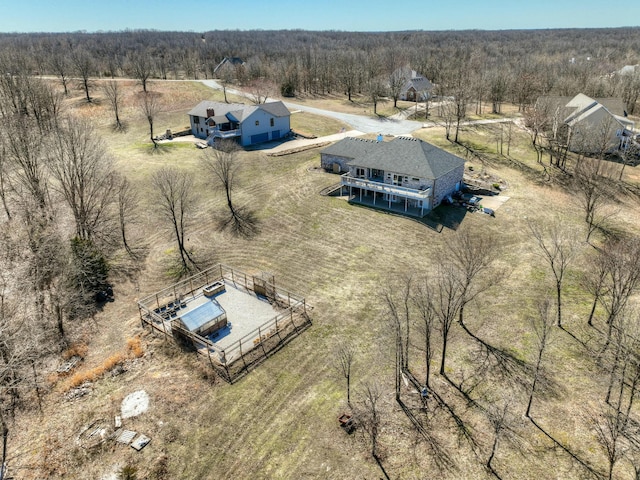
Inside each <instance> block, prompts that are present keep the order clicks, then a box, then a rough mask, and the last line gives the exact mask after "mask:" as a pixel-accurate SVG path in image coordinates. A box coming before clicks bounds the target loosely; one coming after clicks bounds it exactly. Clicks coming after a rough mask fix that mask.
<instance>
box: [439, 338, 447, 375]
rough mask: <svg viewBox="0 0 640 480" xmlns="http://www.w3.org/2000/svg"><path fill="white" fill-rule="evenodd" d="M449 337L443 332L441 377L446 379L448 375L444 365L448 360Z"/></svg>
mask: <svg viewBox="0 0 640 480" xmlns="http://www.w3.org/2000/svg"><path fill="white" fill-rule="evenodd" d="M447 340H448V338H447V335H446V334H445V333H444V332H443V334H442V361H441V362H440V375H442V376H444V377H446V376H447V375H446V374H445V373H444V364H445V359H446V358H447Z"/></svg>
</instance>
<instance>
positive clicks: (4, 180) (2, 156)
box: [0, 137, 11, 220]
mask: <svg viewBox="0 0 640 480" xmlns="http://www.w3.org/2000/svg"><path fill="white" fill-rule="evenodd" d="M7 163H8V160H7V150H6V147H5V146H4V142H3V139H2V137H0V200H2V207H3V208H4V212H5V213H6V215H7V220H11V210H9V204H8V203H7V197H8V195H9V189H10V186H9V177H8V171H7V170H8V165H7Z"/></svg>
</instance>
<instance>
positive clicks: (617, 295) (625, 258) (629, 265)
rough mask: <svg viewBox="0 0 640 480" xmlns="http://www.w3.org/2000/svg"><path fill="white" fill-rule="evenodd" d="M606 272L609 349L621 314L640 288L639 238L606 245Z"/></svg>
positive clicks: (603, 299) (603, 298)
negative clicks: (612, 334)
mask: <svg viewBox="0 0 640 480" xmlns="http://www.w3.org/2000/svg"><path fill="white" fill-rule="evenodd" d="M604 255H605V258H604V261H605V262H606V270H607V275H606V277H605V286H604V293H603V294H602V295H601V296H600V302H601V304H602V306H603V307H604V309H605V311H606V313H607V325H608V331H607V340H606V342H605V346H604V349H606V348H607V346H608V344H609V340H610V339H611V333H612V331H613V329H614V327H615V325H616V321H617V320H618V317H619V315H620V314H621V313H622V312H623V311H624V309H625V308H626V307H627V305H628V303H629V299H630V298H631V297H632V296H633V295H634V294H635V293H636V292H637V291H638V289H639V287H640V239H638V238H637V237H630V238H623V239H619V240H613V241H611V242H609V243H607V244H606V245H605V247H604Z"/></svg>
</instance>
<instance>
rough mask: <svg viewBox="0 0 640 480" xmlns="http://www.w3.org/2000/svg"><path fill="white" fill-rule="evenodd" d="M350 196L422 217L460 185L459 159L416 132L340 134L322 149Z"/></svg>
mask: <svg viewBox="0 0 640 480" xmlns="http://www.w3.org/2000/svg"><path fill="white" fill-rule="evenodd" d="M320 162H321V165H322V167H323V168H324V169H326V170H328V171H333V172H335V173H342V172H344V173H343V175H342V180H341V183H342V188H343V190H344V191H346V192H347V193H348V195H349V201H350V202H353V203H360V204H364V205H370V206H374V207H377V208H381V209H385V210H391V211H394V212H401V213H405V214H407V215H412V216H417V217H422V216H424V215H426V214H427V213H428V212H429V211H430V210H431V209H433V208H435V207H437V206H438V205H440V202H442V199H443V198H444V197H446V196H447V195H449V194H451V193H452V192H454V191H456V190H459V189H460V188H461V186H462V177H463V175H464V160H463V159H462V158H460V157H457V156H456V155H453V154H451V153H449V152H446V151H444V150H442V149H441V148H438V147H436V146H435V145H431V144H430V143H427V142H423V141H422V140H418V139H416V138H406V137H398V138H395V139H393V140H391V141H390V142H382V141H378V142H377V141H375V140H363V139H359V138H345V139H343V140H340V141H339V142H337V143H335V144H333V145H331V146H329V147H327V148H325V149H324V150H323V151H322V152H321V159H320Z"/></svg>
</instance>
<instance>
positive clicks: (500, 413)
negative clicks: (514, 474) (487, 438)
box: [485, 398, 513, 478]
mask: <svg viewBox="0 0 640 480" xmlns="http://www.w3.org/2000/svg"><path fill="white" fill-rule="evenodd" d="M510 410H511V399H509V398H505V399H503V401H502V402H491V404H490V406H489V408H488V410H487V417H488V420H489V423H490V424H491V429H492V430H493V442H492V443H491V453H490V454H489V458H488V459H487V463H486V464H485V466H486V467H487V470H489V471H490V472H491V473H493V474H494V475H496V476H497V473H496V471H495V470H494V468H493V465H492V462H493V459H494V458H495V455H496V452H497V451H498V444H499V442H500V440H501V439H502V438H503V437H504V436H507V438H509V437H513V433H512V432H511V429H510V426H509V423H510V421H511V418H510V417H511V412H510ZM498 478H499V477H498Z"/></svg>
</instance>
